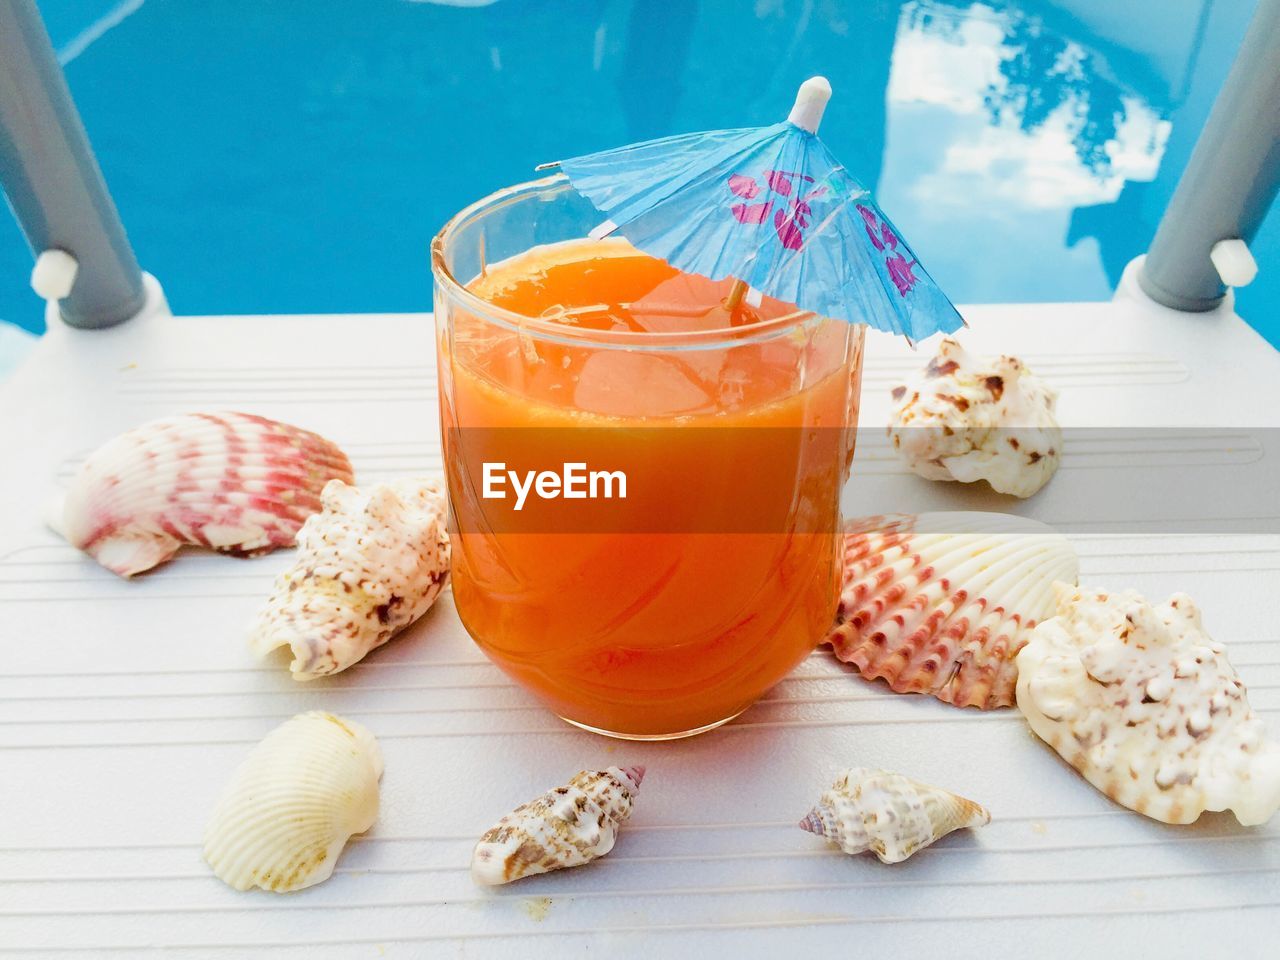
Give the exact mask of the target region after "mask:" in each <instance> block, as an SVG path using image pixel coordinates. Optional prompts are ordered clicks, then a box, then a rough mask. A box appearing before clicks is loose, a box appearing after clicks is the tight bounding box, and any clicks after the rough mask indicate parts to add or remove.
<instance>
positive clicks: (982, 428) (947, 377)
mask: <svg viewBox="0 0 1280 960" xmlns="http://www.w3.org/2000/svg"><path fill="white" fill-rule="evenodd" d="M892 396H893V408H892V410H891V412H890V417H889V437H890V439H891V440H892V441H893V448H894V450H896V451H897V452H898V455H899V456H900V457H901V458H902V459H903V460H904V461H905V462H906V464H907V466H908V467H909V468H910V469H911V470H912V472H914V473H917V474H919V475H920V476H922V477H924V478H926V479H928V480H959V481H960V482H961V483H973V482H975V481H977V480H986V481H987V483H989V484H991V487H992V489H994V490H996V491H998V492H1000V493H1008V494H1012V495H1013V496H1015V497H1029V496H1031V495H1032V494H1033V493H1035V492H1036V491H1037V490H1039V489H1040V488H1041V487H1043V486H1044V485H1045V484H1046V483H1048V482H1049V478H1050V477H1052V476H1053V474H1054V471H1055V470H1057V469H1058V462H1059V460H1061V458H1062V429H1061V428H1060V427H1059V426H1058V421H1057V418H1056V417H1055V415H1054V405H1055V404H1056V403H1057V399H1058V394H1057V391H1055V390H1054V389H1052V388H1051V387H1049V386H1048V385H1047V384H1046V383H1045V382H1044V381H1043V380H1041V379H1040V378H1039V377H1037V376H1036V375H1035V374H1033V373H1032V372H1031V371H1030V370H1029V369H1027V366H1026V364H1024V363H1023V362H1022V361H1021V360H1019V359H1017V358H1016V357H1000V358H998V359H996V360H989V359H985V358H981V357H975V356H973V355H972V354H970V353H968V352H967V351H966V350H965V349H964V348H963V347H961V346H960V344H959V343H957V342H956V341H955V340H953V339H951V338H950V337H948V338H946V339H945V340H943V341H942V343H941V344H940V345H939V347H938V355H937V356H936V357H934V358H933V359H932V360H930V361H929V365H928V366H927V367H925V368H924V370H922V371H921V372H920V373H919V374H918V375H917V376H916V378H915V379H913V380H911V381H908V382H907V383H904V384H900V385H899V386H896V387H894V388H893V393H892Z"/></svg>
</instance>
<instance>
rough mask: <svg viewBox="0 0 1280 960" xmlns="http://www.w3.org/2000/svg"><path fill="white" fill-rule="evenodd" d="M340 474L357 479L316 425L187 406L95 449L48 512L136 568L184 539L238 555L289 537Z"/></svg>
mask: <svg viewBox="0 0 1280 960" xmlns="http://www.w3.org/2000/svg"><path fill="white" fill-rule="evenodd" d="M335 477H336V478H338V479H341V480H346V481H348V482H349V481H351V480H352V479H353V477H352V473H351V463H350V461H348V460H347V457H346V454H344V453H343V452H342V451H341V450H339V449H338V448H337V447H336V446H334V445H333V444H332V443H330V442H329V441H328V440H325V439H324V438H323V437H320V436H317V435H316V434H314V433H310V432H308V431H306V430H302V429H299V428H298V427H293V426H289V425H288V424H285V423H277V422H275V421H274V420H268V419H266V418H265V417H258V416H253V415H252V414H247V413H216V414H214V413H192V414H182V415H180V416H176V417H168V418H166V419H163V420H153V421H152V422H150V423H146V424H143V425H142V426H140V427H136V428H134V429H133V430H130V431H128V432H127V433H123V434H121V435H120V436H118V437H116V438H115V439H114V440H111V441H108V442H107V443H106V444H104V445H103V446H101V447H99V448H98V449H97V450H95V451H94V452H93V453H92V454H90V455H89V458H88V459H87V460H85V462H84V463H83V464H82V465H81V466H80V469H79V471H78V472H77V473H76V475H75V478H74V479H73V480H72V482H71V488H70V489H69V490H68V491H67V494H66V496H65V497H64V498H63V500H62V503H61V504H60V506H59V507H57V508H55V510H54V514H53V516H51V517H50V521H51V523H52V525H53V526H54V527H55V528H56V529H57V530H58V532H60V533H61V534H62V535H63V536H65V537H66V538H67V540H68V541H69V542H70V543H71V544H73V545H74V546H76V547H79V548H80V549H81V550H84V551H85V552H86V553H88V554H90V555H91V556H92V557H94V559H96V560H97V561H98V562H99V563H100V564H102V565H103V566H104V567H106V568H107V569H108V570H111V571H113V572H115V573H118V574H119V575H120V576H122V577H130V576H133V575H134V574H136V573H141V572H142V571H144V570H149V569H151V568H152V567H154V566H156V565H157V564H159V563H163V562H164V561H165V560H168V559H169V558H170V557H172V556H173V555H174V554H175V553H177V551H178V548H179V547H180V546H182V545H183V544H191V545H198V546H204V547H210V548H212V549H214V550H218V551H220V552H222V553H230V554H235V555H237V556H252V555H255V554H259V553H265V552H267V551H269V550H273V549H275V548H276V547H283V546H288V545H290V544H291V543H293V538H294V536H296V535H297V532H298V528H299V527H301V526H302V523H303V521H304V520H306V518H307V517H308V516H310V515H311V514H312V513H314V512H315V511H317V510H319V509H320V491H321V489H323V487H324V485H325V484H326V483H327V482H328V481H329V480H331V479H333V478H335Z"/></svg>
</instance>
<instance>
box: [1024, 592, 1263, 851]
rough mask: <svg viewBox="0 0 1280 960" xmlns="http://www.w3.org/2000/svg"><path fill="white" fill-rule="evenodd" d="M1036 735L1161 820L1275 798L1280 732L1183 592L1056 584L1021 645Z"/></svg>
mask: <svg viewBox="0 0 1280 960" xmlns="http://www.w3.org/2000/svg"><path fill="white" fill-rule="evenodd" d="M1018 670H1019V677H1018V707H1019V708H1020V709H1021V710H1022V712H1023V714H1024V715H1025V716H1026V718H1027V722H1028V723H1030V724H1031V729H1032V730H1034V731H1035V733H1036V735H1037V736H1039V737H1040V738H1041V739H1042V740H1044V741H1045V742H1046V743H1048V744H1049V745H1050V746H1051V747H1053V749H1055V750H1056V751H1058V753H1059V754H1061V755H1062V757H1063V758H1064V759H1065V760H1067V762H1069V763H1070V764H1071V765H1072V766H1073V767H1075V768H1076V769H1077V770H1079V771H1080V773H1081V774H1082V775H1083V776H1084V777H1085V779H1086V780H1088V781H1089V782H1090V783H1092V784H1093V785H1094V786H1095V787H1097V788H1098V789H1099V790H1101V791H1102V792H1103V793H1105V794H1106V795H1107V796H1108V797H1110V798H1111V799H1112V800H1115V801H1116V802H1117V803H1120V804H1123V805H1124V806H1126V807H1128V808H1130V809H1131V810H1136V811H1138V812H1139V813H1142V814H1145V815H1146V816H1148V817H1151V818H1153V819H1155V820H1161V821H1163V822H1165V823H1191V822H1193V821H1194V820H1196V819H1197V818H1199V816H1200V814H1201V813H1202V812H1204V811H1205V810H1232V811H1234V813H1235V815H1236V819H1237V820H1239V821H1240V822H1241V823H1242V824H1245V825H1246V826H1253V825H1256V824H1260V823H1265V822H1266V821H1267V820H1269V819H1270V818H1271V817H1272V816H1273V815H1274V814H1275V812H1276V810H1277V809H1280V743H1277V742H1276V741H1274V740H1270V739H1268V738H1267V732H1266V729H1265V727H1264V725H1263V723H1262V720H1261V719H1260V718H1259V717H1258V716H1257V715H1255V714H1254V712H1253V710H1252V708H1251V707H1250V706H1249V700H1248V696H1247V694H1246V691H1245V686H1244V683H1242V682H1241V680H1240V678H1239V676H1238V675H1237V674H1236V671H1235V669H1234V668H1233V667H1232V666H1231V663H1230V661H1228V660H1227V652H1226V648H1225V647H1224V646H1223V645H1222V644H1220V643H1217V642H1216V641H1214V640H1213V639H1212V638H1211V637H1210V636H1209V635H1208V634H1207V633H1205V632H1204V627H1203V625H1202V623H1201V620H1200V611H1199V610H1198V609H1197V608H1196V605H1195V603H1194V602H1193V601H1192V600H1191V598H1190V597H1188V596H1187V595H1186V594H1182V593H1175V594H1174V595H1173V596H1171V597H1170V598H1169V599H1168V600H1167V601H1166V602H1164V603H1160V604H1154V603H1150V602H1148V601H1147V600H1146V599H1145V598H1143V597H1142V596H1140V595H1138V594H1137V593H1135V592H1134V591H1132V590H1127V591H1124V592H1122V593H1108V592H1107V591H1105V590H1093V589H1086V588H1084V587H1079V588H1070V587H1066V586H1065V585H1064V586H1063V587H1062V588H1061V591H1060V596H1059V598H1058V615H1057V616H1055V617H1053V618H1052V619H1049V620H1046V621H1045V622H1044V623H1042V624H1040V626H1038V627H1037V628H1036V630H1035V633H1034V634H1033V635H1032V637H1031V641H1030V642H1029V643H1028V644H1027V645H1026V647H1024V648H1023V650H1022V652H1021V653H1020V654H1019V655H1018Z"/></svg>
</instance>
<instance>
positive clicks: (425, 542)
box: [249, 479, 449, 680]
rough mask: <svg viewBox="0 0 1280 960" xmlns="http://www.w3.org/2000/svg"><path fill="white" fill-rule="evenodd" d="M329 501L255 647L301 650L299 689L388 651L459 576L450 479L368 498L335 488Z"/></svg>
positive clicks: (296, 666) (307, 530) (391, 486)
mask: <svg viewBox="0 0 1280 960" xmlns="http://www.w3.org/2000/svg"><path fill="white" fill-rule="evenodd" d="M321 502H322V505H323V509H322V510H321V512H320V513H317V514H313V515H312V516H311V517H310V518H309V519H308V520H307V522H306V523H305V524H303V527H302V530H301V531H299V533H298V556H297V560H296V561H295V562H294V564H293V566H291V567H290V568H289V569H287V570H286V571H284V573H282V574H280V576H279V577H278V578H277V579H276V584H275V588H274V589H273V591H272V593H271V596H270V598H269V599H268V601H267V605H266V607H265V608H264V609H263V611H262V613H261V614H260V615H259V617H258V621H257V623H256V624H255V625H254V628H253V631H252V633H251V634H250V639H249V643H250V646H251V648H252V649H253V650H254V651H255V652H256V653H257V654H258V655H259V656H262V655H265V654H267V653H268V652H270V651H271V650H274V649H275V648H277V647H282V646H288V647H290V648H292V652H293V656H294V660H293V664H292V666H291V668H290V669H291V670H292V672H293V677H294V679H295V680H314V679H315V678H317V677H323V676H326V675H328V674H332V673H337V672H338V671H340V670H345V669H346V668H347V667H349V666H351V665H352V664H353V663H356V662H357V661H359V660H360V659H361V658H363V657H364V656H365V654H367V653H368V652H369V651H370V650H373V649H374V648H376V647H380V646H381V645H382V644H384V643H386V642H387V641H388V640H390V639H391V638H392V637H393V636H395V635H396V634H397V633H399V632H400V631H401V630H403V629H404V628H405V627H407V626H408V625H409V624H411V623H413V622H414V621H415V620H417V619H418V618H419V617H420V616H422V615H423V614H424V613H426V612H427V609H428V608H429V607H430V606H431V604H432V603H434V602H435V599H436V597H438V596H439V595H440V590H441V588H442V587H443V586H444V583H445V580H446V579H447V578H448V576H449V535H448V533H447V532H446V531H445V514H446V510H447V505H446V501H445V497H444V493H443V485H442V482H441V481H440V480H436V479H430V480H396V481H394V482H392V483H378V484H374V485H373V486H371V487H368V488H365V489H360V488H357V487H351V486H348V485H347V484H345V483H343V482H342V481H341V480H330V481H329V483H328V485H327V486H325V488H324V492H323V493H322V494H321Z"/></svg>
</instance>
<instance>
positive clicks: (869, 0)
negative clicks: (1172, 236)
mask: <svg viewBox="0 0 1280 960" xmlns="http://www.w3.org/2000/svg"><path fill="white" fill-rule="evenodd" d="M40 6H41V9H42V11H43V12H44V15H45V17H46V21H47V23H48V25H49V29H50V33H51V36H52V38H53V41H54V45H55V46H56V47H57V48H58V49H59V50H60V52H61V55H62V58H63V59H64V60H65V61H66V70H67V76H68V79H69V82H70V84H71V88H72V92H73V93H74V94H75V97H76V99H77V102H78V103H79V106H80V109H81V112H82V114H83V116H84V120H85V124H86V126H87V127H88V130H89V134H90V136H91V138H92V140H93V142H94V145H95V147H96V150H97V153H98V157H99V160H100V162H101V165H102V168H103V170H104V172H105V174H106V178H107V181H108V183H109V184H110V186H111V188H112V190H113V193H114V196H115V199H116V202H117V205H118V206H119V208H120V211H121V214H122V216H123V218H124V221H125V224H126V227H127V228H128V231H129V234H130V237H131V238H132V240H133V243H134V245H135V247H136V248H137V251H138V255H139V259H140V261H141V262H142V264H143V266H144V267H145V268H146V269H148V270H150V271H151V272H152V273H154V274H156V276H158V277H159V278H160V280H161V282H162V283H163V284H164V286H165V289H166V292H167V293H168V297H169V301H170V303H171V305H172V306H173V308H174V310H175V312H177V313H187V314H200V313H299V312H346V311H392V310H395V311H398V310H426V309H429V308H430V304H431V289H430V276H429V272H428V269H427V256H426V253H427V245H428V242H429V240H430V238H431V236H432V234H433V233H434V232H435V231H436V229H437V228H438V227H439V226H440V225H441V224H442V223H443V222H444V220H445V219H447V217H448V216H449V215H450V214H451V213H453V212H454V211H455V210H457V209H458V208H459V207H460V206H461V205H463V204H465V203H466V202H468V201H470V200H472V199H474V198H476V197H479V196H481V195H482V194H484V193H486V192H488V191H490V190H493V189H495V188H497V187H499V186H502V185H505V184H508V183H512V182H515V181H518V180H521V179H527V178H529V176H531V173H532V168H533V166H534V165H535V164H536V163H538V162H541V161H545V160H551V159H556V158H558V157H562V156H567V155H572V154H576V153H582V152H586V151H590V150H595V149H600V148H604V147H607V146H612V145H616V144H620V143H623V142H627V141H632V140H638V139H643V138H649V137H655V136H660V135H664V134H668V133H674V132H681V131H686V130H695V129H702V128H712V127H721V126H743V125H750V124H764V123H770V122H773V121H775V120H777V119H779V118H781V117H783V116H785V114H786V112H787V109H788V108H789V106H790V103H791V98H792V96H793V95H794V92H795V89H796V86H797V85H798V84H799V82H800V81H801V80H803V79H804V78H806V77H807V76H810V75H811V74H815V73H822V74H825V75H826V76H827V77H829V78H830V79H831V81H832V85H833V87H834V89H835V97H834V99H833V100H832V103H831V105H830V107H829V109H828V112H827V115H826V119H825V120H824V123H823V131H822V132H823V136H824V138H825V139H826V141H827V142H828V144H829V145H830V146H831V147H832V149H833V150H834V151H835V153H836V154H837V156H840V157H841V158H842V159H843V160H844V161H845V163H846V164H847V165H848V166H849V167H850V168H851V169H852V170H854V171H855V173H856V174H857V175H859V177H860V178H861V179H862V180H863V181H864V182H866V183H867V185H868V186H871V187H872V188H873V189H875V190H876V191H877V196H878V197H879V199H880V201H881V203H882V206H884V208H885V209H886V210H887V211H888V212H889V213H890V215H891V216H893V217H894V219H895V221H896V222H897V224H898V226H899V227H900V229H901V230H902V231H903V233H904V234H905V235H906V236H907V237H908V238H909V239H910V240H911V241H912V243H913V246H914V247H915V248H916V251H917V253H918V254H919V255H920V257H921V260H922V261H923V262H924V263H925V265H926V266H927V267H928V268H929V270H930V271H931V273H932V274H933V275H934V277H935V278H936V279H937V280H938V281H939V283H940V284H941V285H942V286H943V288H944V289H945V290H947V291H948V293H949V294H950V295H951V296H952V298H953V299H954V300H956V301H958V302H969V303H972V302H988V301H1037V300H1098V299H1105V298H1107V297H1108V296H1109V295H1110V292H1111V290H1112V288H1113V286H1114V284H1115V282H1116V280H1117V278H1118V276H1119V272H1120V270H1121V269H1122V268H1123V266H1124V264H1125V263H1126V262H1127V261H1128V260H1129V259H1130V258H1131V257H1133V256H1134V255H1136V254H1138V253H1141V252H1143V250H1144V249H1145V248H1146V246H1147V243H1148V242H1149V240H1150V237H1151V234H1152V232H1153V230H1154V228H1155V225H1156V223H1157V221H1158V219H1159V215H1160V212H1161V211H1162V210H1163V208H1164V205H1165V202H1166V201H1167V199H1168V197H1169V195H1170V194H1171V192H1172V190H1173V187H1174V185H1175V184H1176V182H1177V178H1178V175H1179V174H1180V172H1181V170H1182V168H1183V166H1184V165H1185V163H1186V161H1187V158H1188V156H1189V154H1190V150H1191V146H1192V144H1193V142H1194V140H1195V136H1196V133H1197V131H1198V130H1199V129H1200V127H1201V125H1202V123H1203V120H1204V118H1205V116H1206V115H1207V113H1208V110H1209V107H1210V105H1211V103H1212V100H1213V96H1214V94H1215V93H1216V91H1217V89H1218V87H1219V85H1220V84H1221V82H1222V79H1223V77H1224V76H1225V74H1226V71H1227V68H1228V66H1229V65H1230V62H1231V57H1232V55H1233V53H1234V50H1235V48H1236V46H1237V45H1238V43H1239V41H1240V38H1241V36H1242V35H1243V33H1244V29H1245V26H1246V24H1247V21H1248V18H1249V15H1250V13H1251V11H1252V7H1253V0H1126V2H1123V3H1119V2H1116V0H1057V2H1048V0H1045V2H1041V0H984V2H983V3H971V2H969V0H856V2H855V0H850V2H836V0H497V2H494V3H491V4H488V5H481V4H477V3H476V2H475V0H471V2H470V3H464V2H462V0H455V2H454V3H451V4H445V3H439V2H409V0H361V2H359V3H351V2H349V0H308V2H306V3H301V2H283V0H218V2H216V3H198V2H195V0H42V2H41V4H40ZM1256 246H1257V253H1258V259H1259V262H1260V263H1261V265H1262V275H1261V277H1260V278H1259V280H1258V281H1257V283H1255V285H1254V286H1253V287H1250V288H1249V289H1247V290H1245V291H1242V293H1241V296H1240V298H1239V309H1240V311H1241V313H1242V314H1244V315H1245V316H1246V317H1248V318H1249V319H1250V320H1252V321H1253V322H1254V323H1255V324H1256V325H1257V326H1259V327H1260V328H1261V329H1262V330H1263V332H1264V333H1265V334H1267V335H1268V336H1269V337H1270V338H1271V339H1272V342H1273V343H1277V344H1280V310H1277V309H1276V308H1277V307H1280V275H1278V273H1280V270H1278V269H1277V268H1280V214H1277V213H1275V212H1273V214H1272V216H1271V217H1270V218H1269V220H1268V222H1267V224H1266V226H1265V227H1264V230H1263V235H1262V236H1261V237H1260V238H1259V241H1258V243H1257V245H1256ZM30 262H31V261H30V254H29V252H28V251H27V250H26V248H25V245H24V243H23V241H22V239H21V236H20V234H19V233H18V231H17V228H16V226H14V225H12V223H11V222H6V221H4V220H2V219H0V319H5V320H9V321H11V322H14V323H17V324H19V325H20V326H24V327H27V328H28V329H33V330H39V329H40V326H41V323H42V320H41V317H40V315H41V309H40V305H39V304H38V303H37V302H36V301H35V300H34V297H33V295H32V294H31V293H30V291H29V290H28V289H27V287H26V275H27V273H28V271H29V269H30ZM1268 324H1270V326H1268Z"/></svg>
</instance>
